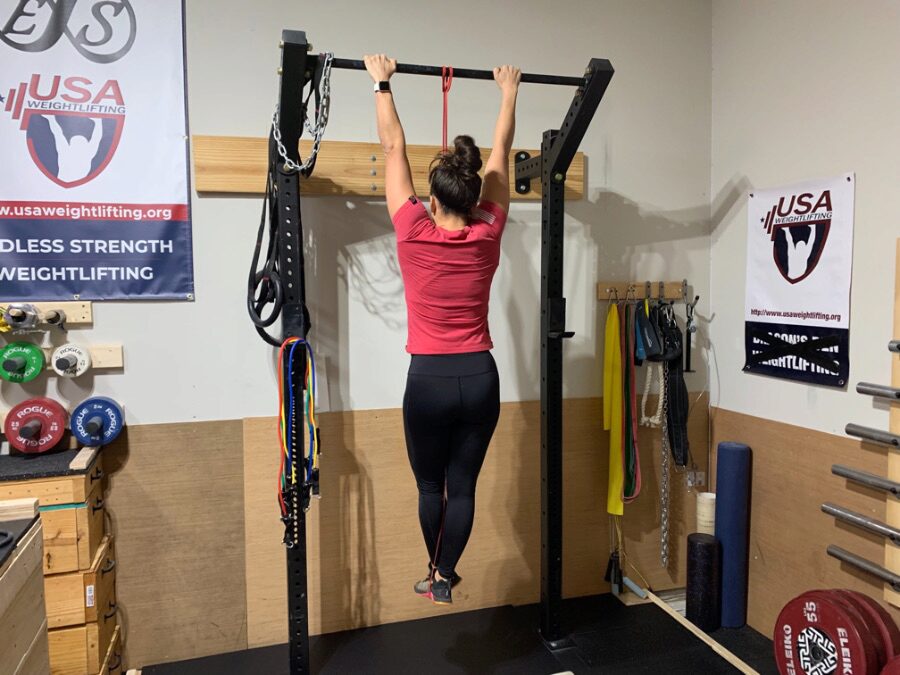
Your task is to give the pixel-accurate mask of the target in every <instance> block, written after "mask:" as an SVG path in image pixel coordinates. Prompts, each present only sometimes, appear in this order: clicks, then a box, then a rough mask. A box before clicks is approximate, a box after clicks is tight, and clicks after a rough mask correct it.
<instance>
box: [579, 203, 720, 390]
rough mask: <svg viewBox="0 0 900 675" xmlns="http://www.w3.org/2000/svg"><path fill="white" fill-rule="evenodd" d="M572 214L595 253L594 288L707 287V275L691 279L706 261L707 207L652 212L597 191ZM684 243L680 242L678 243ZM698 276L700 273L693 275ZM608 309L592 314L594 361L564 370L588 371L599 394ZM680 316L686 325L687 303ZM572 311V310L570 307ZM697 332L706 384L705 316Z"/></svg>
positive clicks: (697, 364)
mask: <svg viewBox="0 0 900 675" xmlns="http://www.w3.org/2000/svg"><path fill="white" fill-rule="evenodd" d="M566 213H567V215H568V216H570V217H572V218H574V219H576V220H577V221H578V222H580V223H582V224H583V226H584V229H585V237H586V238H587V239H588V240H589V241H590V242H591V243H592V244H593V245H594V247H595V249H596V251H597V257H596V267H595V269H594V270H593V274H592V277H591V279H590V282H591V285H592V289H591V293H590V297H591V298H594V297H595V295H594V290H593V284H594V283H596V281H598V280H600V279H608V280H617V279H621V280H623V281H624V280H640V279H647V280H654V281H656V280H676V279H679V278H685V277H687V278H688V282H689V283H695V282H696V281H702V282H703V285H704V286H706V280H707V276H708V275H707V273H706V272H705V271H704V273H703V275H702V280H701V279H694V280H692V279H691V278H690V276H691V273H690V270H691V268H692V265H696V260H697V259H698V258H701V259H703V258H708V256H709V242H708V240H707V239H706V237H708V236H709V233H710V222H709V209H708V207H707V206H705V205H701V206H697V207H693V208H689V209H682V210H677V211H654V210H650V209H649V208H647V207H644V206H642V205H640V204H638V203H637V202H634V201H632V200H630V199H628V198H627V197H625V196H623V195H621V194H618V193H616V192H612V191H609V190H596V191H594V192H593V194H592V195H591V198H590V199H585V200H580V201H572V202H569V203H567V206H566ZM679 242H680V243H679ZM695 274H696V273H695ZM607 309H608V305H607V303H606V302H603V301H600V302H592V303H591V311H592V312H593V321H591V325H593V326H594V327H595V331H596V333H595V334H596V336H597V339H596V340H595V341H594V352H593V354H592V355H591V356H590V357H580V358H578V357H576V358H575V359H572V358H569V359H567V361H566V367H567V369H568V370H569V372H571V373H590V374H591V378H592V381H593V382H596V383H597V384H596V387H595V389H596V390H597V391H598V392H599V389H600V382H601V377H602V368H601V363H602V359H603V335H604V330H605V323H606V313H607ZM678 309H679V310H680V311H678V312H676V314H677V315H678V316H679V318H680V320H681V321H682V322H683V321H684V316H683V315H684V310H683V305H682V306H679V307H678ZM570 311H571V309H570ZM696 318H697V321H698V324H700V325H699V326H698V333H697V334H695V338H694V340H695V341H694V349H695V358H694V368H696V369H697V371H698V375H697V377H698V378H700V382H702V383H704V384H703V386H702V387H701V388H705V383H706V382H707V377H706V362H705V359H704V358H702V357H703V354H705V352H706V349H707V347H708V343H707V342H706V340H707V335H708V330H707V329H706V328H705V327H704V323H706V317H703V316H701V315H700V314H697V315H696Z"/></svg>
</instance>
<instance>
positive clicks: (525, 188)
mask: <svg viewBox="0 0 900 675" xmlns="http://www.w3.org/2000/svg"><path fill="white" fill-rule="evenodd" d="M540 160H541V158H540V156H538V157H534V158H532V156H531V154H530V153H528V152H525V151H524V150H521V151H519V152H517V153H516V176H515V180H516V193H517V194H520V195H527V194H528V193H529V192H531V180H532V179H533V178H537V177H539V176H540V175H541V174H540V170H541V161H540Z"/></svg>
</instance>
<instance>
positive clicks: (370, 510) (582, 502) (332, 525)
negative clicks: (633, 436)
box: [244, 395, 708, 647]
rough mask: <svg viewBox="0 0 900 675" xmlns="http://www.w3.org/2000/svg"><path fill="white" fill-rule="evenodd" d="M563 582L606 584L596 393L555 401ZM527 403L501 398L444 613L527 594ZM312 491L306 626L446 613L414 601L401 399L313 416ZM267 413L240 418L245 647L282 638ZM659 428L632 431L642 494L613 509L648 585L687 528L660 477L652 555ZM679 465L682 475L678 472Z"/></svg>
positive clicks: (684, 501) (701, 430)
mask: <svg viewBox="0 0 900 675" xmlns="http://www.w3.org/2000/svg"><path fill="white" fill-rule="evenodd" d="M564 410H565V415H566V435H565V453H566V454H565V462H564V481H565V486H566V491H565V503H564V523H565V526H564V573H563V581H564V589H563V590H564V594H565V595H566V596H577V595H585V594H590V593H598V592H603V591H606V590H608V586H607V585H606V584H605V583H604V582H603V572H604V570H605V568H606V562H607V558H608V556H609V524H608V523H609V519H608V516H607V514H606V511H605V503H606V501H605V500H606V497H605V495H606V481H607V461H608V460H607V451H606V447H605V444H606V442H607V434H606V433H604V432H602V431H601V429H600V419H601V411H602V402H601V401H600V399H574V400H568V401H566V402H565V408H564ZM539 420H540V407H539V404H538V403H537V402H524V403H506V404H504V405H503V406H502V412H501V417H500V422H499V424H498V427H497V431H496V432H495V434H494V441H493V443H492V445H491V448H490V450H489V452H488V457H487V460H486V461H485V465H484V468H483V469H482V473H481V476H480V478H479V485H478V497H477V515H476V521H475V527H474V530H473V533H472V538H471V540H470V542H469V545H468V547H467V549H466V553H465V555H464V558H463V560H462V563H461V567H460V573H461V574H462V575H463V576H464V577H466V583H465V584H463V585H461V586H460V587H459V589H458V592H455V593H454V606H453V608H452V610H449V611H467V610H472V609H478V608H481V607H491V606H497V605H504V604H524V603H529V602H536V601H537V600H538V597H539V587H540V498H539V495H540V454H539V438H540V428H539ZM319 423H320V427H321V438H322V447H323V455H322V465H321V469H322V497H323V498H322V500H321V501H318V502H315V503H314V504H313V507H312V509H311V510H310V512H309V521H308V523H309V533H308V545H309V553H308V557H309V585H310V589H327V592H322V593H320V592H318V591H311V602H310V630H311V632H313V633H320V632H332V631H337V630H344V629H348V628H354V627H358V626H365V625H374V624H380V623H388V622H392V621H400V620H407V619H416V618H423V617H427V616H433V615H436V614H441V613H446V612H447V611H448V609H447V608H441V609H438V608H436V607H434V606H433V605H431V604H430V603H426V602H422V600H421V599H420V598H418V597H416V596H415V595H414V594H413V593H412V591H411V586H412V583H413V582H414V581H415V580H417V579H419V578H421V577H422V576H424V574H425V572H426V571H427V554H426V553H425V552H424V544H423V543H422V540H421V534H420V531H419V525H418V520H417V515H416V513H417V511H416V508H417V507H416V503H417V496H416V489H415V484H414V481H413V479H412V475H411V473H410V469H409V465H408V460H407V457H406V451H405V445H404V440H403V427H402V419H401V412H400V410H370V411H357V412H341V413H328V414H322V415H320V416H319ZM274 424H275V421H274V419H273V418H253V419H247V420H245V421H244V466H245V467H246V471H245V482H244V494H245V500H244V505H245V525H246V527H245V530H244V531H245V537H246V550H247V558H246V575H247V639H248V643H249V645H250V646H251V647H254V646H261V645H266V644H274V643H278V642H283V641H284V640H285V639H286V636H287V628H286V617H285V614H284V612H278V611H272V608H273V607H284V606H285V604H286V599H285V590H284V589H285V588H286V580H285V563H284V550H283V547H282V544H281V539H282V535H283V527H282V525H281V523H280V522H279V520H278V515H277V507H276V504H275V501H274V488H273V477H274V476H276V475H277V470H278V467H277V462H278V447H277V440H276V436H275V433H274V429H275V427H274ZM707 429H708V417H707V397H706V396H705V395H704V396H701V397H700V398H699V401H698V403H697V404H696V405H695V406H694V408H693V412H692V416H691V423H690V435H691V443H692V444H693V446H694V448H695V449H696V450H695V452H696V453H697V454H698V455H699V457H698V460H699V464H700V469H701V470H704V469H705V449H706V448H707V447H708V444H707ZM658 434H659V432H658V431H656V432H654V431H652V430H642V433H641V441H642V444H643V445H642V447H643V451H642V454H641V465H642V470H643V474H644V488H643V496H642V497H641V498H640V499H639V500H638V501H637V502H636V503H635V504H634V505H632V506H629V507H627V508H626V516H625V531H626V536H627V548H628V551H629V554H630V556H631V559H632V560H633V561H634V562H635V563H636V564H637V565H638V566H639V567H640V569H641V571H642V572H643V573H644V574H645V575H646V576H648V577H649V580H650V582H651V583H652V584H653V585H654V587H656V588H671V587H673V586H678V585H682V584H683V578H684V570H683V562H682V558H683V550H682V548H681V545H680V539H683V537H684V535H685V534H686V533H687V532H689V531H691V530H692V529H693V513H694V511H693V501H692V499H691V498H690V497H689V496H688V495H687V494H686V493H685V492H684V490H683V489H679V487H678V486H680V485H682V483H680V482H679V478H678V475H675V476H673V479H672V481H673V489H672V494H673V511H672V522H673V526H672V542H673V547H672V554H671V560H672V563H671V565H670V569H669V570H663V569H661V568H660V565H659V529H658V528H659V522H658V515H657V509H658V501H659V497H658V478H657V476H658V472H659V469H658V467H659V441H658ZM680 475H682V476H683V474H680Z"/></svg>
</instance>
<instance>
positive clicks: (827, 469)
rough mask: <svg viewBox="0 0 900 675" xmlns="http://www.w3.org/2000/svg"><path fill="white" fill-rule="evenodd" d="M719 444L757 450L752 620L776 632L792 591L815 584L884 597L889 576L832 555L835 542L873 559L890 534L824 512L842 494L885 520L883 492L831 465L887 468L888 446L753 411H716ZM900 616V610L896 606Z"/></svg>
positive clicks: (842, 500)
mask: <svg viewBox="0 0 900 675" xmlns="http://www.w3.org/2000/svg"><path fill="white" fill-rule="evenodd" d="M711 417H712V430H713V443H714V444H715V445H714V446H713V447H715V446H716V445H718V443H720V442H721V441H738V442H741V443H746V444H747V445H749V446H750V448H751V449H752V451H753V460H752V467H753V476H752V487H751V489H752V495H751V502H750V578H749V595H748V617H747V619H748V623H749V624H750V625H751V626H752V627H753V628H755V629H756V630H758V631H759V632H760V633H762V634H763V635H768V636H771V635H772V634H773V630H774V627H775V619H776V618H777V616H778V613H779V612H780V611H781V609H782V607H784V605H785V604H786V603H787V602H788V601H789V600H791V599H792V598H794V597H796V596H798V595H800V594H801V593H803V592H804V591H807V590H810V589H814V588H848V589H852V590H856V591H860V592H862V593H865V594H867V595H869V596H871V597H873V598H875V599H881V598H882V594H883V590H882V586H883V584H882V583H881V582H880V581H878V580H876V579H875V578H874V577H871V576H869V575H866V574H864V573H862V572H859V571H858V570H856V569H855V568H852V567H850V566H848V565H845V564H843V563H841V562H840V561H838V560H836V559H834V558H831V557H830V556H828V555H827V554H826V552H825V549H826V547H827V546H828V544H836V545H838V546H840V547H842V548H845V549H847V550H849V551H853V552H854V553H856V554H857V555H861V556H862V557H864V558H868V559H869V560H874V561H879V560H881V559H882V556H883V555H884V541H883V540H882V539H881V538H880V537H876V536H874V535H869V534H867V533H865V532H863V531H862V530H860V529H858V528H854V527H850V526H847V525H844V524H842V523H838V522H837V521H836V520H835V519H834V518H833V517H831V516H829V515H826V514H824V513H822V511H821V505H822V504H823V503H824V502H836V503H838V504H840V505H841V506H844V507H846V508H848V509H851V510H853V511H857V512H859V513H863V514H865V515H867V516H870V517H872V518H875V519H877V520H884V518H885V505H884V495H883V494H882V493H880V492H877V491H874V490H870V489H868V488H865V487H861V486H858V485H855V484H853V483H850V482H849V481H846V480H844V479H843V478H840V477H838V476H835V475H833V474H832V473H831V466H832V464H849V465H851V466H853V467H855V468H857V469H861V470H863V471H868V472H870V473H874V474H878V475H884V474H885V472H886V469H887V455H888V452H889V451H888V450H887V449H885V448H876V447H874V446H872V445H869V444H863V443H861V442H860V441H858V440H856V439H852V438H848V437H844V436H836V435H833V434H827V433H822V432H820V431H812V430H810V429H806V428H803V427H798V426H793V425H790V424H783V423H781V422H775V421H772V420H768V419H763V418H759V417H752V416H750V415H744V414H741V413H738V412H734V411H731V410H723V409H721V408H714V409H713V411H712V415H711ZM889 609H890V611H891V615H892V616H893V617H894V619H895V620H896V621H900V611H897V610H896V609H894V608H889Z"/></svg>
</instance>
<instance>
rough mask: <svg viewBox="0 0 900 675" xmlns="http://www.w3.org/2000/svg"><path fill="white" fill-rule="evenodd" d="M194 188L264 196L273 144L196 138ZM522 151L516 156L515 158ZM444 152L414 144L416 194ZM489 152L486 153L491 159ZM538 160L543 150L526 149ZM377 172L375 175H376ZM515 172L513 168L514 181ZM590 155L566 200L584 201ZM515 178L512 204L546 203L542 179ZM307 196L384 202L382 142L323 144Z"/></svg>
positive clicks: (304, 147)
mask: <svg viewBox="0 0 900 675" xmlns="http://www.w3.org/2000/svg"><path fill="white" fill-rule="evenodd" d="M192 140H193V156H194V187H195V188H196V190H197V192H201V193H203V192H212V193H240V194H262V193H263V191H264V190H265V186H266V169H267V165H268V159H267V157H268V147H269V142H268V139H266V138H252V137H245V136H194V137H193V139H192ZM310 145H311V144H310V142H309V141H301V142H300V156H301V157H307V156H308V154H309V150H310ZM518 151H519V150H513V151H512V153H511V154H510V158H511V159H510V167H513V160H512V158H513V157H515V153H516V152H518ZM438 152H440V148H439V147H438V146H436V145H409V146H407V155H408V157H409V164H410V168H411V169H412V173H413V183H414V184H415V189H416V194H419V195H427V194H428V193H429V188H428V167H429V166H430V164H431V161H432V160H433V159H434V157H435V155H436V154H437V153H438ZM489 152H490V149H489V148H482V157H483V158H484V159H485V160H487V156H488V153H489ZM526 152H528V153H529V154H530V155H531V156H532V157H534V156H535V155H538V154H540V151H539V150H526ZM373 172H374V173H373ZM514 175H515V171H514V169H513V168H511V172H510V176H511V177H512V176H514ZM584 179H585V176H584V154H583V153H580V152H579V153H577V154H576V155H575V158H574V159H573V160H572V165H571V167H569V171H568V173H567V174H566V199H582V198H583V197H584ZM514 188H515V182H514V180H512V179H511V185H510V198H511V199H531V200H535V199H540V197H541V183H540V180H534V181H532V192H530V193H528V194H526V195H520V194H518V193H517V192H516V191H515V189H514ZM303 191H304V193H305V194H312V195H332V196H334V195H345V196H355V197H373V198H379V197H384V152H383V151H382V149H381V146H380V145H379V144H378V143H357V142H352V141H323V142H322V146H321V150H320V152H319V156H318V159H317V160H316V169H315V171H314V172H313V175H312V177H310V178H309V180H306V181H304V184H303Z"/></svg>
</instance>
